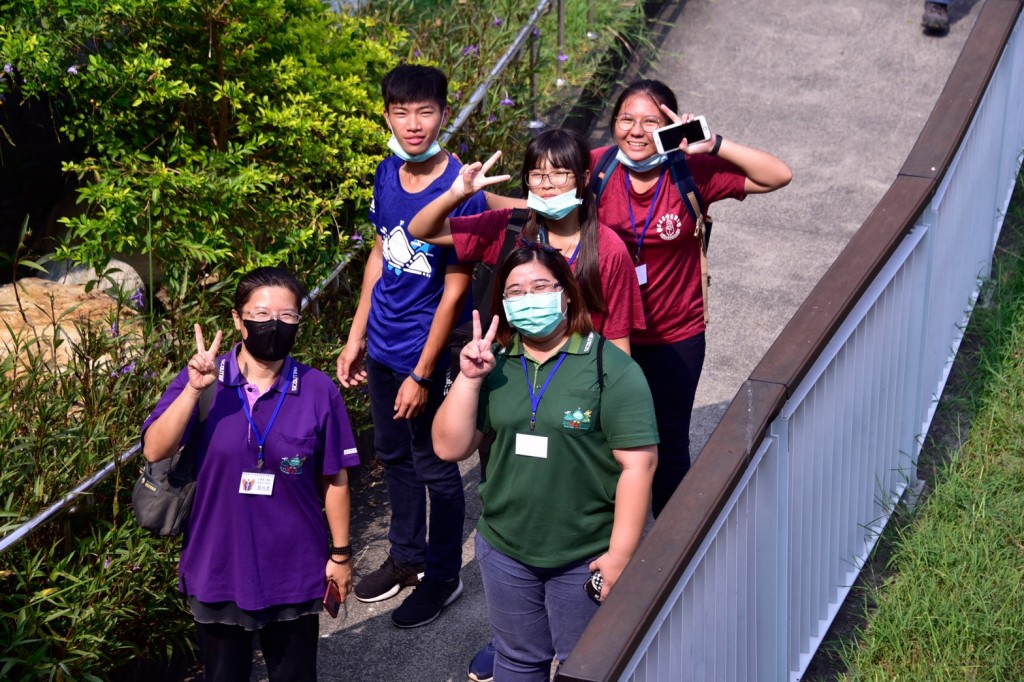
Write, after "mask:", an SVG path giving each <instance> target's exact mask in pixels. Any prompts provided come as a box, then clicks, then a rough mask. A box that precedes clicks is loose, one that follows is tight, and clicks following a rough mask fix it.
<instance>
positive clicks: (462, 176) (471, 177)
mask: <svg viewBox="0 0 1024 682" xmlns="http://www.w3.org/2000/svg"><path fill="white" fill-rule="evenodd" d="M500 158H501V152H500V151H497V152H494V154H492V155H491V158H489V159H487V160H486V161H484V162H483V163H480V162H479V161H477V162H476V163H471V164H469V165H468V166H463V167H462V170H460V171H459V175H458V177H457V178H455V181H454V182H453V183H452V187H451V192H452V193H453V194H455V195H456V196H458V197H459V199H468V198H469V197H471V196H473V195H474V194H476V193H477V192H479V191H480V190H482V189H483V188H485V187H490V186H491V185H496V184H498V183H499V182H505V181H506V180H508V179H509V178H511V177H512V176H511V175H495V176H493V177H488V176H487V173H488V171H490V170H491V168H493V167H494V164H496V163H497V162H498V159H500Z"/></svg>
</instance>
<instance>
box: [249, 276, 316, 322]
mask: <svg viewBox="0 0 1024 682" xmlns="http://www.w3.org/2000/svg"><path fill="white" fill-rule="evenodd" d="M261 287H284V288H285V289H288V290H289V291H291V292H292V293H293V294H295V303H296V305H298V307H299V308H301V307H302V299H303V298H305V296H306V292H305V290H304V289H303V288H302V285H301V284H299V280H297V279H295V275H293V274H292V273H290V272H288V271H287V270H283V269H281V268H272V267H262V268H256V269H255V270H251V271H250V272H248V273H246V274H245V275H243V276H242V279H241V280H240V281H239V282H238V287H236V288H235V310H237V311H238V313H239V314H241V313H242V308H243V307H244V306H245V304H246V303H248V302H249V298H250V297H251V296H252V292H254V291H256V290H257V289H259V288H261Z"/></svg>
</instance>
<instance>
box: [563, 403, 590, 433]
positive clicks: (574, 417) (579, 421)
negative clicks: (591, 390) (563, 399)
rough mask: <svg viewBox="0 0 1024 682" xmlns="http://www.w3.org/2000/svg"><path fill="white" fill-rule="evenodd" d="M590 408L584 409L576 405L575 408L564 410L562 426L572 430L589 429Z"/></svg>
mask: <svg viewBox="0 0 1024 682" xmlns="http://www.w3.org/2000/svg"><path fill="white" fill-rule="evenodd" d="M591 414H592V411H591V410H584V409H583V408H582V407H577V408H576V409H575V410H566V411H565V416H564V417H563V418H562V428H563V429H572V430H573V431H589V430H590V415H591Z"/></svg>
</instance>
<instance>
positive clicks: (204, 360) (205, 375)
mask: <svg viewBox="0 0 1024 682" xmlns="http://www.w3.org/2000/svg"><path fill="white" fill-rule="evenodd" d="M195 332H196V354H195V355H193V356H192V357H191V359H189V361H188V384H189V386H191V387H192V388H194V389H195V390H197V391H202V390H203V389H204V388H206V387H207V386H210V385H211V384H213V382H214V381H216V380H217V362H216V361H217V349H218V348H220V339H221V333H220V331H218V332H217V335H216V336H214V337H213V343H212V344H210V347H209V348H206V345H205V343H204V342H203V329H202V327H200V326H199V325H198V324H196V326H195Z"/></svg>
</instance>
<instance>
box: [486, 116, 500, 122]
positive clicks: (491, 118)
mask: <svg viewBox="0 0 1024 682" xmlns="http://www.w3.org/2000/svg"><path fill="white" fill-rule="evenodd" d="M497 120H498V117H497V116H495V115H494V114H491V115H490V116H488V117H487V122H488V123H494V122H495V121H497Z"/></svg>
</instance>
